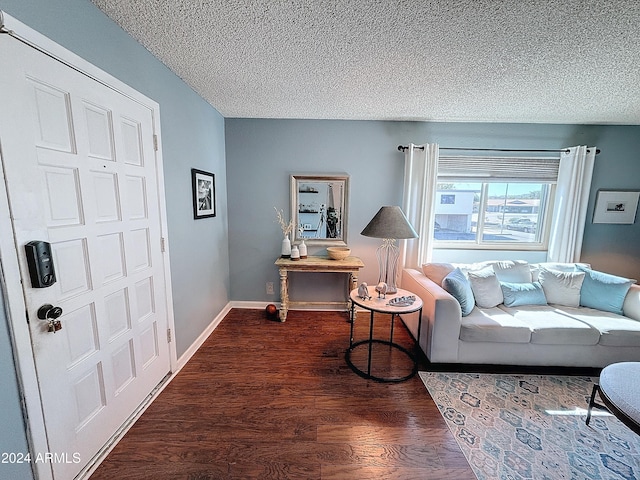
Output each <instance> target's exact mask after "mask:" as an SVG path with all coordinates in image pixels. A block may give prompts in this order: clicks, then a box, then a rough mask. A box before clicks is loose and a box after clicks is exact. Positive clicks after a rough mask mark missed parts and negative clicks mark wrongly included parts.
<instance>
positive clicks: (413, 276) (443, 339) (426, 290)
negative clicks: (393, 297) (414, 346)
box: [401, 268, 462, 363]
mask: <svg viewBox="0 0 640 480" xmlns="http://www.w3.org/2000/svg"><path fill="white" fill-rule="evenodd" d="M401 285H402V288H403V289H405V290H409V291H410V292H412V293H415V294H416V295H418V296H419V297H420V298H421V299H422V302H423V304H424V305H423V309H422V331H421V334H420V337H421V338H420V347H421V348H422V349H423V350H424V352H425V353H426V354H427V358H429V360H430V361H431V362H433V363H450V362H451V363H453V362H456V361H457V359H458V338H459V337H460V327H461V325H462V312H461V310H460V304H459V303H458V301H457V300H456V299H455V298H454V297H452V296H451V295H450V294H449V293H448V292H446V291H445V290H444V289H443V288H442V287H441V286H440V285H438V284H437V283H435V282H433V281H431V280H430V279H429V278H427V277H426V276H425V275H424V274H423V273H422V272H421V271H419V270H414V269H411V268H405V269H404V270H403V271H402V280H401ZM405 323H407V327H409V329H410V330H411V331H412V333H413V334H414V336H415V334H416V331H415V330H417V314H414V317H411V316H409V319H408V321H406V322H405ZM412 327H413V328H412ZM414 329H415V330H414Z"/></svg>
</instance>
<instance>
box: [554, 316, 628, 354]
mask: <svg viewBox="0 0 640 480" xmlns="http://www.w3.org/2000/svg"><path fill="white" fill-rule="evenodd" d="M562 310H563V311H564V312H565V313H567V314H568V315H571V316H572V317H573V318H576V319H578V320H580V321H581V322H584V323H586V324H588V325H591V326H592V327H593V328H596V329H598V330H599V331H600V341H599V342H598V343H599V344H600V345H609V346H612V347H637V346H638V345H640V322H638V321H637V320H633V319H631V318H627V317H623V316H622V315H617V314H615V313H611V312H603V311H602V310H595V309H593V308H586V307H578V308H572V307H563V308H562Z"/></svg>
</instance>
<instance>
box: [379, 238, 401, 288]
mask: <svg viewBox="0 0 640 480" xmlns="http://www.w3.org/2000/svg"><path fill="white" fill-rule="evenodd" d="M376 256H377V257H378V267H379V268H380V276H379V277H378V284H380V283H385V284H386V286H387V288H386V292H385V293H397V292H398V287H397V286H396V277H397V272H398V258H399V257H400V249H399V248H398V246H397V245H396V239H395V238H385V239H383V241H382V245H380V246H379V247H378V250H377V251H376ZM376 291H378V287H376Z"/></svg>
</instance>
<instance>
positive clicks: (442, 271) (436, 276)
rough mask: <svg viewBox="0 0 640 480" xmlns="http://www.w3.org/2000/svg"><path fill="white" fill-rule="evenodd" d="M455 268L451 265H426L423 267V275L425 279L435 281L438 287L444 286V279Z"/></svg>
mask: <svg viewBox="0 0 640 480" xmlns="http://www.w3.org/2000/svg"><path fill="white" fill-rule="evenodd" d="M454 269H455V267H454V266H453V265H451V264H450V263H425V264H424V265H422V273H424V275H425V277H427V278H428V279H430V280H432V281H434V282H435V283H437V284H438V285H442V280H444V277H446V276H447V275H449V274H450V273H451V272H453V270H454Z"/></svg>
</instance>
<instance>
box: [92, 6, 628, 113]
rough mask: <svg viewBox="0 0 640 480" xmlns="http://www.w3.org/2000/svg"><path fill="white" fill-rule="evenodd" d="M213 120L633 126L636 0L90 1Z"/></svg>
mask: <svg viewBox="0 0 640 480" xmlns="http://www.w3.org/2000/svg"><path fill="white" fill-rule="evenodd" d="M92 1H93V3H95V4H96V5H97V6H98V7H99V8H100V9H101V10H103V11H104V12H105V13H106V14H107V15H108V16H109V17H111V18H112V19H113V20H114V21H115V22H116V23H118V24H119V25H121V26H122V28H123V29H124V30H125V31H127V32H128V33H129V34H130V35H131V36H133V38H135V39H137V40H138V41H139V42H140V43H141V44H142V45H144V46H145V47H146V48H147V49H148V50H149V51H150V52H151V53H153V54H154V55H155V56H156V57H157V58H159V59H160V60H161V61H162V62H163V63H165V64H166V65H167V66H168V67H169V68H170V69H171V70H172V71H173V72H175V73H176V74H177V75H178V76H179V77H181V78H182V79H183V80H184V81H185V82H186V83H187V84H189V85H190V86H191V87H192V88H193V89H194V90H195V91H196V92H198V94H200V95H201V96H202V97H203V98H204V99H206V100H207V101H208V102H209V103H211V105H213V106H214V107H215V108H216V109H217V110H218V111H219V112H220V113H221V114H222V115H223V116H225V117H251V118H323V119H324V118H327V119H376V120H428V121H471V122H532V123H571V124H583V123H585V124H589V123H591V124H634V125H637V124H640V1H638V0H555V1H550V0H447V1H437V0H431V1H429V0H315V1H314V0H307V1H305V0H255V1H251V0H244V1H242V0H135V1H132V0H92Z"/></svg>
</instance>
